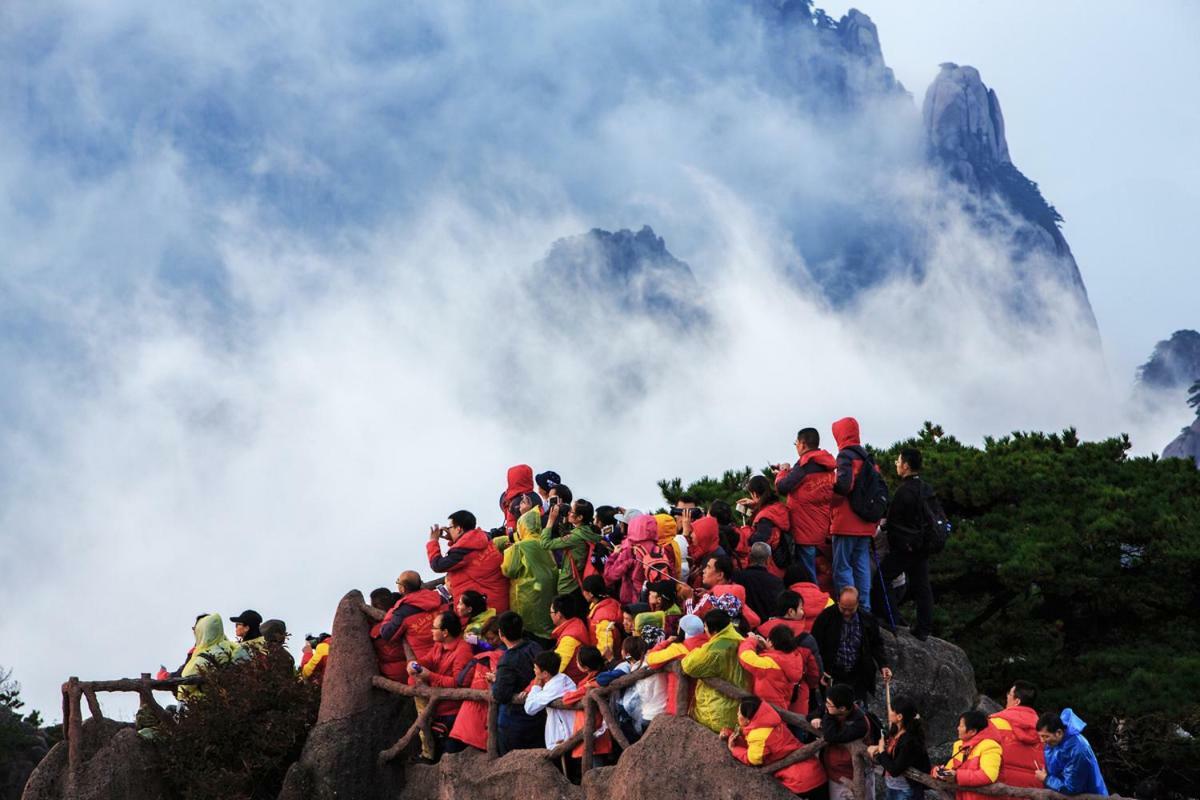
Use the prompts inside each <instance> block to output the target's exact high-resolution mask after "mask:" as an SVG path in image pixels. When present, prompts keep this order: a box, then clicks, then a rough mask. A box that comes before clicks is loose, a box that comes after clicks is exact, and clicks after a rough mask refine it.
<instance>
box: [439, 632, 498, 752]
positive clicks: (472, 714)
mask: <svg viewBox="0 0 1200 800" xmlns="http://www.w3.org/2000/svg"><path fill="white" fill-rule="evenodd" d="M504 652H505V651H503V650H489V651H487V652H486V653H479V654H478V655H476V656H474V657H472V659H471V660H470V661H468V662H467V666H466V667H464V668H463V670H462V671H461V672H460V673H459V674H458V676H457V677H459V678H461V679H462V681H461V683H460V685H462V686H465V687H467V688H470V689H483V690H485V691H488V692H490V691H491V689H492V685H491V684H490V683H488V681H487V674H488V673H489V672H495V671H496V665H497V664H499V663H500V657H501V656H503V655H504ZM487 715H488V704H487V703H485V702H483V701H481V700H464V701H463V704H462V708H460V709H459V710H458V716H457V717H455V718H454V727H452V728H451V729H450V738H452V739H458V740H459V741H460V742H463V743H464V744H469V745H470V746H471V747H474V748H475V749H476V750H487Z"/></svg>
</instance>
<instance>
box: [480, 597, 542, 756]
mask: <svg viewBox="0 0 1200 800" xmlns="http://www.w3.org/2000/svg"><path fill="white" fill-rule="evenodd" d="M496 623H497V625H498V626H499V628H500V641H501V642H503V643H504V647H505V649H506V650H507V652H506V653H505V654H504V655H503V656H501V657H500V661H499V663H498V664H497V665H496V671H495V673H493V674H492V675H491V681H492V698H493V699H495V701H496V702H497V703H500V716H499V719H498V721H497V722H498V727H499V733H500V754H501V755H504V754H505V753H507V752H508V751H510V750H525V749H529V748H533V747H542V746H543V745H544V742H543V732H544V731H545V729H546V715H545V712H542V713H540V714H534V715H532V716H530V715H529V714H526V713H525V709H524V708H522V707H521V706H519V705H512V699H513V697H515V696H516V695H518V694H520V693H521V692H523V691H525V688H526V687H527V686H529V684H530V682H532V681H533V659H534V656H536V655H537V654H538V653H540V652H541V651H542V648H541V647H539V646H538V645H537V643H536V642H531V641H530V640H528V639H526V638H525V625H524V623H523V622H522V621H521V615H520V614H518V613H516V612H515V611H505V612H504V613H503V614H501V615H500V616H499V617H497V618H496Z"/></svg>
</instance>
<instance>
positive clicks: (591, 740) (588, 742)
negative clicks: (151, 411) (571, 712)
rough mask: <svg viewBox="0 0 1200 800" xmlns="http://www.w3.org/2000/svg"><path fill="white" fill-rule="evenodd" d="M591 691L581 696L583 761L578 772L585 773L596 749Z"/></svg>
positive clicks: (589, 767) (590, 764) (594, 710)
mask: <svg viewBox="0 0 1200 800" xmlns="http://www.w3.org/2000/svg"><path fill="white" fill-rule="evenodd" d="M595 702H596V701H595V700H594V699H593V698H592V694H591V692H588V693H587V694H585V695H584V696H583V762H582V763H581V764H580V769H579V771H580V774H581V775H586V774H587V772H588V770H590V769H591V768H592V761H593V760H594V758H595V749H596V709H595V708H594V705H595Z"/></svg>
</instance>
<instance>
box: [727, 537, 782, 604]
mask: <svg viewBox="0 0 1200 800" xmlns="http://www.w3.org/2000/svg"><path fill="white" fill-rule="evenodd" d="M770 560H771V545H769V544H767V543H766V542H755V543H754V544H752V545H750V563H749V564H748V565H747V566H746V568H745V569H739V570H738V571H737V572H735V573H733V582H734V583H736V584H739V585H741V586H743V587H744V588H745V589H746V605H748V606H750V608H752V609H754V613H755V614H758V617H759V619H766V618H767V617H769V616H771V615H772V614H773V613H775V605H776V604H777V603H778V602H779V595H780V594H782V592H783V590H784V589H786V588H787V587H786V586H784V585H783V581H782V580H780V579H779V578H777V577H776V576H774V575H772V574H771V573H770V572H769V571H768V570H767V562H768V561H770Z"/></svg>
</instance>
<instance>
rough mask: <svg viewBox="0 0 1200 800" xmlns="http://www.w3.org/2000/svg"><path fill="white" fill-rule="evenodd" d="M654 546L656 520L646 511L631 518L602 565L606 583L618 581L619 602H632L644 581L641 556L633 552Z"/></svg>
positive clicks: (656, 531) (635, 600)
mask: <svg viewBox="0 0 1200 800" xmlns="http://www.w3.org/2000/svg"><path fill="white" fill-rule="evenodd" d="M657 545H658V521H657V520H655V519H654V517H652V516H650V515H649V514H642V515H641V516H640V517H634V518H633V520H632V521H631V522H630V523H629V533H628V535H626V537H625V541H623V542H621V548H620V549H619V550H617V552H616V553H614V554H613V555H612V556H610V557H609V559H608V561H607V562H605V564H604V580H605V582H606V583H609V584H615V583H619V584H620V587H621V588H620V590H619V591H618V593H617V599H618V600H620V601H621V605H625V604H626V603H636V602H637V600H638V595H639V594H641V591H642V585H643V584H644V583H645V582H646V571H645V569H643V568H642V559H641V557H640V556H639V555H638V553H637V552H636V551H635V548H636V549H637V550H642V551H644V552H649V551H650V549H651V548H653V547H656V546H657Z"/></svg>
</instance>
